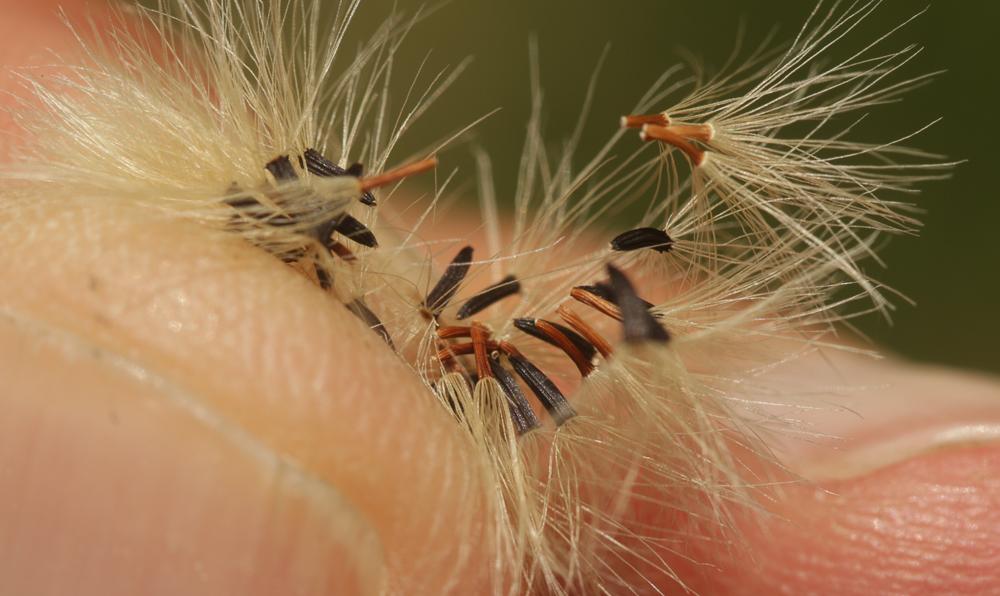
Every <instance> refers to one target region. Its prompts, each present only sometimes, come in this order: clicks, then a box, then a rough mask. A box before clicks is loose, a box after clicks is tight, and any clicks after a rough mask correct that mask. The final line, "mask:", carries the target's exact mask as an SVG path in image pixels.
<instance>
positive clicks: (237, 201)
mask: <svg viewBox="0 0 1000 596" xmlns="http://www.w3.org/2000/svg"><path fill="white" fill-rule="evenodd" d="M225 202H226V204H227V205H229V206H230V207H232V208H233V209H239V210H243V209H246V208H248V207H261V206H262V205H261V204H260V201H258V200H257V199H255V198H253V197H249V196H246V197H233V198H232V199H226V201H225Z"/></svg>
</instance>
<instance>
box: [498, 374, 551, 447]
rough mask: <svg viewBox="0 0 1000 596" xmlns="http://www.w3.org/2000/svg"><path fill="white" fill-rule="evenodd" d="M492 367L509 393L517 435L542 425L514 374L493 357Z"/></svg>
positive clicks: (511, 415) (511, 412)
mask: <svg viewBox="0 0 1000 596" xmlns="http://www.w3.org/2000/svg"><path fill="white" fill-rule="evenodd" d="M490 369H491V370H492V371H493V376H494V377H496V379H497V382H499V383H500V386H501V387H503V391H504V393H505V394H506V395H507V408H508V409H509V410H510V419H511V420H512V421H513V422H514V429H515V430H516V431H517V435H518V436H521V435H523V434H524V433H526V432H528V431H529V430H533V429H536V428H538V427H539V426H541V423H539V422H538V417H537V416H535V412H534V410H532V409H531V405H530V404H529V403H528V399H527V398H526V397H524V393H523V392H522V391H521V387H520V386H519V385H518V384H517V381H516V380H515V379H514V377H513V375H511V374H510V373H509V372H507V369H505V368H504V367H503V366H501V364H500V363H499V362H497V361H496V360H494V359H493V358H490Z"/></svg>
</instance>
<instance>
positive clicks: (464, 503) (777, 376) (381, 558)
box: [0, 0, 1000, 594]
mask: <svg viewBox="0 0 1000 596" xmlns="http://www.w3.org/2000/svg"><path fill="white" fill-rule="evenodd" d="M61 4H62V5H63V6H64V7H65V8H66V9H67V11H68V12H69V14H70V17H71V18H73V16H74V15H79V14H82V9H81V8H80V7H79V6H76V5H73V4H72V3H69V2H63V3H61ZM55 5H56V3H55V2H49V1H39V2H32V3H26V4H25V3H22V2H19V1H13V0H0V13H2V14H4V15H5V16H4V19H2V20H0V40H2V41H0V64H3V65H5V66H4V68H3V70H0V84H2V85H5V86H7V87H9V86H10V85H11V84H12V81H13V77H12V76H10V75H9V74H8V69H7V65H32V64H36V65H37V64H45V63H47V62H51V61H52V60H51V58H50V57H49V55H47V54H46V53H45V52H44V51H40V50H39V47H48V48H56V49H59V50H67V49H68V48H71V47H72V42H71V41H70V40H69V36H68V33H67V31H66V30H65V28H64V27H63V26H62V25H61V24H60V23H59V22H58V18H57V17H56V16H55ZM5 88H6V87H5ZM0 126H3V127H5V128H4V129H5V130H8V129H9V121H7V120H0ZM0 151H2V150H0ZM0 217H2V219H3V221H2V223H0V229H3V231H4V233H3V234H2V235H0V254H3V255H4V257H5V258H4V259H3V261H2V264H0V280H2V282H0V379H3V381H2V382H0V411H2V412H3V414H2V415H0V495H2V496H0V593H3V594H8V593H9V594H25V593H30V594H63V593H74V594H131V593H146V594H178V593H183V594H220V593H239V594H271V593H276V592H281V593H298V594H325V593H336V594H354V593H357V594H363V593H372V592H377V591H378V590H381V589H384V588H388V589H389V590H392V591H396V592H400V593H436V592H438V590H439V589H440V588H441V587H442V586H445V585H447V584H448V582H455V583H454V584H453V585H454V586H455V587H461V588H462V589H463V590H464V591H465V592H466V593H475V592H477V591H478V590H479V589H480V588H481V587H482V583H481V582H482V581H483V577H482V576H481V575H480V573H478V572H479V570H482V569H485V568H486V567H487V566H488V565H489V562H488V560H487V559H486V558H485V552H484V551H481V550H477V549H475V548H472V549H459V548H458V546H459V545H464V546H466V547H468V546H469V545H477V544H478V541H477V536H476V524H475V519H474V518H472V519H471V522H470V523H456V522H455V520H454V519H449V516H453V515H457V514H458V513H459V512H463V511H474V509H475V507H474V503H470V502H469V499H470V497H469V495H471V494H472V493H473V490H472V489H473V488H474V487H475V484H474V483H475V480H474V478H472V477H471V476H472V475H471V474H469V473H468V467H467V466H466V465H465V461H464V459H463V456H462V450H461V436H460V434H459V433H457V432H456V430H455V429H456V427H455V426H454V425H453V424H451V422H450V420H449V419H448V418H447V417H446V416H444V415H442V413H441V412H440V411H438V409H437V408H436V406H433V404H431V403H430V400H429V399H427V396H426V394H425V393H424V389H423V388H422V387H420V386H419V384H418V383H417V382H416V379H415V378H414V377H413V376H412V375H410V374H408V372H407V371H406V369H405V368H404V367H403V366H402V365H401V364H400V363H399V362H397V361H396V360H395V359H394V358H393V357H392V355H391V354H389V352H388V351H387V350H385V348H384V346H382V345H381V344H380V343H379V340H378V338H377V337H375V336H374V334H371V333H368V332H367V331H366V330H364V329H363V328H362V327H361V326H360V324H359V323H358V322H357V321H356V320H355V319H354V318H353V317H351V316H350V315H349V314H348V313H347V311H346V310H345V309H343V308H342V307H340V306H338V305H336V304H335V303H334V302H332V301H331V300H330V299H329V298H327V297H326V296H324V295H323V294H322V293H321V292H319V291H318V290H317V289H316V288H315V287H314V286H312V285H310V284H309V283H307V282H306V281H305V280H304V279H302V278H300V277H299V276H297V275H295V274H294V273H293V272H291V271H290V270H289V269H287V268H285V267H284V266H282V265H281V264H280V263H277V262H276V261H275V260H273V259H271V258H270V257H267V256H266V255H263V254H260V253H258V252H256V251H254V250H249V249H247V248H246V247H245V246H243V245H241V244H240V243H239V242H238V241H235V240H234V239H232V238H229V237H226V236H221V235H217V234H212V233H208V232H206V231H205V230H202V229H199V228H196V227H194V226H190V225H186V224H181V223H177V222H165V221H161V220H157V219H154V218H152V217H151V216H150V215H149V214H147V213H143V212H138V211H135V210H133V209H128V208H122V207H120V206H111V205H103V206H89V207H88V208H86V209H81V208H79V207H76V208H71V207H67V206H66V205H59V206H54V205H53V204H50V203H46V204H40V205H38V206H33V207H30V208H22V209H18V210H17V211H15V212H11V211H9V210H8V211H0ZM458 229H460V230H463V232H462V234H461V235H466V233H465V231H464V230H465V228H461V227H459V228H458ZM452 232H453V234H449V233H448V231H447V230H441V235H442V236H447V237H451V236H453V235H455V234H454V232H455V230H452ZM263 313H267V315H266V316H265V315H264V314H263ZM345 338H349V341H345ZM829 358H831V359H832V365H833V366H831V362H828V361H827V359H825V358H820V357H815V358H806V359H802V360H798V361H793V362H791V363H789V364H788V365H786V366H784V367H779V368H778V369H777V370H775V371H773V373H771V374H773V376H774V378H773V379H772V380H773V381H774V382H775V383H777V384H781V385H783V386H784V387H785V390H786V391H792V392H794V391H803V392H804V391H814V390H815V387H816V386H817V385H818V384H821V385H822V386H824V387H836V386H842V385H844V384H846V382H847V380H851V381H858V380H860V381H861V383H862V384H864V385H865V386H866V389H864V390H863V391H860V392H856V393H853V394H852V395H851V397H850V399H851V400H853V401H851V403H849V404H846V405H847V406H849V407H850V408H851V410H852V411H853V412H859V413H860V414H861V416H857V415H855V414H845V413H844V411H835V412H831V413H822V414H819V415H817V416H816V418H815V419H814V420H810V421H809V424H810V426H811V428H812V429H813V430H815V431H817V432H828V433H831V434H835V435H838V436H839V437H842V439H841V440H839V441H837V442H835V444H833V445H832V446H831V444H829V443H823V442H805V441H799V442H795V441H789V442H788V443H787V444H783V445H781V446H780V448H779V451H780V453H781V455H782V456H783V458H784V461H786V462H788V466H789V467H790V468H791V469H792V471H794V472H795V473H797V474H800V475H801V476H803V477H804V478H806V479H809V480H813V481H814V482H801V483H796V484H793V485H790V486H789V487H787V488H786V489H784V490H783V491H782V492H781V493H780V499H778V500H776V501H774V502H771V503H769V504H768V509H769V510H770V511H771V513H772V515H770V516H767V517H765V518H764V519H763V520H762V521H759V522H758V523H751V522H750V521H749V520H746V523H745V527H744V528H743V530H744V535H745V539H746V540H747V547H746V548H742V549H738V550H737V551H735V552H730V551H726V552H725V553H722V552H721V551H719V550H713V549H711V548H702V547H701V546H699V541H697V540H692V541H691V543H692V546H691V552H688V553H682V554H684V555H688V556H690V557H691V558H692V559H693V560H696V561H699V563H700V564H699V565H694V564H691V563H690V562H689V560H688V559H686V558H685V557H681V556H674V557H672V558H671V562H672V563H673V564H674V565H675V567H676V569H678V571H679V573H680V575H681V578H682V579H683V581H684V582H685V583H686V585H687V586H688V587H689V588H690V589H693V590H696V591H698V592H700V593H733V594H737V593H753V594H760V593H796V594H802V593H817V594H819V593H837V594H870V593H899V594H921V593H969V594H973V593H976V594H982V593H990V592H1000V447H998V446H997V444H996V440H997V438H998V437H1000V433H998V432H996V429H998V428H1000V388H998V385H997V383H996V382H995V381H993V380H989V379H981V378H978V377H975V376H972V375H966V374H961V373H956V372H952V371H947V370H939V369H932V368H920V367H915V366H911V365H907V364H903V363H899V362H894V361H882V362H874V361H871V360H869V359H865V358H861V357H858V356H852V355H849V354H835V355H833V356H829ZM821 370H823V371H831V372H827V373H822V372H818V371H821ZM823 374H826V375H828V377H823V378H822V381H819V380H818V379H820V377H821V376H822V375H823ZM761 465H764V464H761ZM635 514H636V516H637V517H646V518H650V519H655V517H656V512H643V511H637V512H635ZM458 527H471V528H472V529H471V530H470V532H471V533H472V535H467V534H463V535H459V534H457V531H458V530H457V528H458ZM455 569H460V570H461V572H462V575H461V576H460V577H454V576H453V571H454V570H455ZM659 587H660V588H661V589H664V590H668V591H671V590H672V591H676V590H677V586H676V584H672V583H670V581H669V580H666V579H663V580H662V583H660V586H659ZM650 591H652V590H650Z"/></svg>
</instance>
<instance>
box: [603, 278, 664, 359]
mask: <svg viewBox="0 0 1000 596" xmlns="http://www.w3.org/2000/svg"><path fill="white" fill-rule="evenodd" d="M608 277H609V279H610V280H611V290H612V292H614V296H615V304H617V305H618V308H619V309H620V310H621V313H622V326H623V327H624V329H625V341H627V342H629V343H639V342H643V341H656V342H663V343H666V342H668V341H670V334H669V333H667V330H666V329H664V328H663V326H662V325H660V323H659V322H658V321H657V320H656V318H655V317H653V314H652V313H650V312H649V307H648V306H647V305H648V304H649V303H648V302H646V301H645V300H643V299H642V298H639V296H638V295H636V293H635V288H633V287H632V283H631V282H630V281H629V280H628V278H627V277H625V274H624V273H622V272H621V271H620V270H619V269H618V268H617V267H615V266H613V265H608Z"/></svg>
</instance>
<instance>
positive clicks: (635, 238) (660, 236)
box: [611, 228, 674, 252]
mask: <svg viewBox="0 0 1000 596" xmlns="http://www.w3.org/2000/svg"><path fill="white" fill-rule="evenodd" d="M673 247H674V240H673V239H672V238H671V237H670V236H668V235H667V233H666V232H664V231H663V230H661V229H659V228H636V229H634V230H629V231H627V232H622V233H621V234H619V235H617V236H615V238H614V240H612V241H611V248H613V249H615V250H618V251H623V252H628V251H631V250H639V249H640V248H650V249H653V250H655V251H656V252H670V249H671V248H673Z"/></svg>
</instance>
